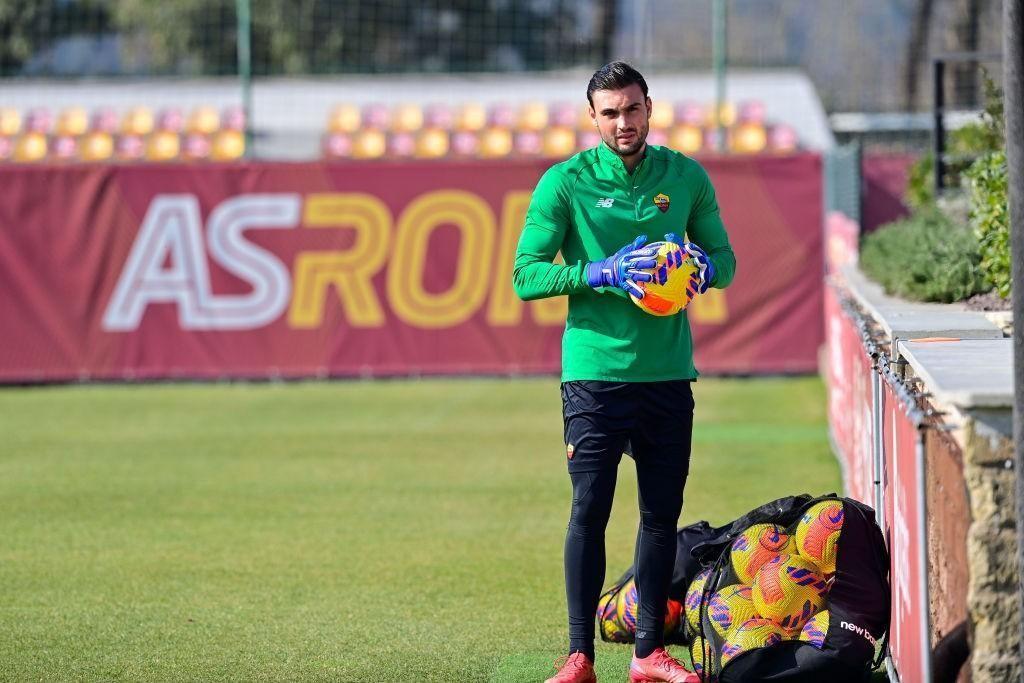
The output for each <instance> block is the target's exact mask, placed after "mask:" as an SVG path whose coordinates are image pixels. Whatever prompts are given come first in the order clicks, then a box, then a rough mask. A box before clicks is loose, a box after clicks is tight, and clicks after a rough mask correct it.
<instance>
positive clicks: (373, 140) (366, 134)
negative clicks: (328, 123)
mask: <svg viewBox="0 0 1024 683" xmlns="http://www.w3.org/2000/svg"><path fill="white" fill-rule="evenodd" d="M386 152H387V137H386V136H385V135H384V132H383V131H380V130H377V129H374V128H369V129H366V130H363V131H361V132H359V133H357V134H356V136H355V138H354V139H353V140H352V158H353V159H380V158H381V157H383V156H384V154H385V153H386Z"/></svg>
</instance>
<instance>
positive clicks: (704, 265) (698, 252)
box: [665, 232, 715, 294]
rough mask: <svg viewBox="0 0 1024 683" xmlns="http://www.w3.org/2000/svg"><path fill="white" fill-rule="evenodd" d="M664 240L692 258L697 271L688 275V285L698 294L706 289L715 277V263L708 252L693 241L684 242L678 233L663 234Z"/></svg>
mask: <svg viewBox="0 0 1024 683" xmlns="http://www.w3.org/2000/svg"><path fill="white" fill-rule="evenodd" d="M665 241H666V242H675V243H676V244H678V245H679V248H680V249H682V250H683V251H685V252H686V255H687V256H689V257H690V258H691V259H693V262H694V264H696V266H697V272H696V273H694V274H693V275H691V276H690V286H691V287H692V288H693V290H694V291H695V292H697V293H698V294H703V293H704V292H706V291H708V287H710V286H711V281H712V280H714V279H715V264H714V262H713V261H712V260H711V257H709V256H708V253H707V252H706V251H704V250H703V249H701V248H700V247H698V246H697V245H696V244H694V243H693V242H684V241H683V240H682V238H680V237H679V235H677V234H675V233H674V232H670V233H668V234H667V235H665Z"/></svg>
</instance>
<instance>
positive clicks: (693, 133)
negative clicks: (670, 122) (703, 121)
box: [668, 123, 704, 154]
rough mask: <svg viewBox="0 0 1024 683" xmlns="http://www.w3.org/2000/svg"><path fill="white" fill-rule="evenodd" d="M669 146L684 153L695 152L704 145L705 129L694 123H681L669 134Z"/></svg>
mask: <svg viewBox="0 0 1024 683" xmlns="http://www.w3.org/2000/svg"><path fill="white" fill-rule="evenodd" d="M668 146H669V147H671V148H672V149H674V150H676V151H678V152H682V153H683V154H695V153H697V152H699V151H700V150H701V149H702V148H703V147H704V129H703V128H701V127H700V126H696V125H693V124H692V123H681V124H679V125H677V126H675V127H674V128H673V129H672V132H671V133H670V134H669V139H668Z"/></svg>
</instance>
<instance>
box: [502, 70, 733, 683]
mask: <svg viewBox="0 0 1024 683" xmlns="http://www.w3.org/2000/svg"><path fill="white" fill-rule="evenodd" d="M587 99H588V101H589V102H590V116H591V117H592V118H593V120H594V125H595V126H596V127H597V130H598V131H599V132H600V134H601V141H602V142H601V144H599V145H598V146H597V147H596V148H594V149H590V150H586V151H584V152H581V153H579V154H577V155H576V156H574V157H572V158H571V159H569V160H567V161H565V162H562V163H560V164H556V165H555V166H553V167H552V168H551V169H549V170H548V171H547V172H546V173H545V174H544V176H543V177H542V178H541V180H540V182H539V183H538V185H537V189H536V190H535V192H534V194H533V200H532V202H531V204H530V208H529V210H528V212H527V215H526V224H525V227H524V228H523V233H522V236H521V237H520V240H519V246H518V249H517V251H516V262H515V269H514V275H513V280H514V286H515V290H516V293H517V294H518V295H519V296H520V298H522V299H524V300H529V299H538V298H543V297H549V296H559V295H568V297H569V317H568V320H567V322H566V327H565V333H564V335H563V339H562V408H563V418H564V426H565V443H566V455H567V457H568V469H569V477H570V479H571V481H572V488H573V496H572V510H571V513H570V517H569V527H568V531H567V533H566V539H565V585H566V598H567V602H568V611H569V657H568V660H567V661H566V662H565V664H564V665H563V666H562V667H561V669H560V670H559V671H558V673H557V674H556V675H555V676H554V677H552V678H550V679H548V683H593V682H595V681H596V680H597V677H596V674H595V673H594V666H593V663H594V619H595V612H596V610H597V602H598V599H599V597H600V593H601V588H602V586H603V584H604V574H605V549H604V532H605V527H606V525H607V523H608V517H609V514H610V512H611V506H612V496H613V493H614V491H615V478H616V474H617V468H618V464H619V461H620V459H621V456H622V453H623V452H624V451H626V450H627V449H628V450H629V451H630V454H631V455H632V457H633V459H634V460H635V462H636V471H637V483H638V486H639V492H640V528H639V531H638V533H637V541H636V556H635V564H636V585H637V592H638V596H639V609H638V615H637V634H636V636H637V637H636V647H635V650H634V652H633V659H632V662H631V664H630V671H629V676H630V680H631V681H633V682H634V683H639V682H642V681H652V682H653V681H668V682H669V683H680V682H683V681H695V680H697V678H696V676H695V674H692V673H690V672H687V671H686V670H685V669H684V668H683V667H682V666H681V665H680V664H679V662H677V661H676V660H675V659H673V658H672V657H671V656H669V654H668V653H667V652H666V650H665V647H664V644H663V642H664V641H663V638H664V636H663V623H664V611H665V605H666V602H667V598H668V589H669V583H670V581H671V578H672V569H673V565H674V562H675V550H676V524H677V522H678V520H679V513H680V511H681V509H682V503H683V486H684V485H685V482H686V476H687V473H688V471H689V460H690V436H691V428H692V424H693V396H692V393H691V390H690V383H691V382H692V381H693V380H694V379H695V378H696V377H697V372H696V370H695V369H694V366H693V346H692V339H691V336H690V327H689V323H688V321H687V317H686V312H685V311H683V312H682V313H680V314H678V315H674V316H668V317H658V316H653V315H649V314H647V313H645V312H644V311H643V310H641V309H640V308H639V307H638V306H635V305H634V304H633V303H632V301H630V299H629V297H628V296H627V292H632V293H634V294H636V295H637V296H642V295H643V291H642V290H641V289H640V288H639V287H638V285H637V283H638V282H645V281H650V280H651V277H652V276H651V273H650V272H648V271H647V270H646V269H650V268H652V267H653V265H654V263H655V260H654V250H653V249H651V248H644V245H645V244H646V237H645V235H647V234H653V235H660V234H664V235H665V239H666V240H670V241H673V242H676V243H677V244H679V245H680V246H682V248H683V249H684V250H685V251H686V252H687V253H688V254H689V255H690V256H691V257H692V258H693V259H694V260H695V261H696V262H697V264H698V266H699V271H698V274H697V275H695V276H694V278H693V281H692V282H691V286H692V288H693V289H695V290H696V291H697V292H700V293H703V292H705V291H706V290H707V288H708V287H719V288H721V287H725V286H727V285H728V284H729V283H730V282H731V281H732V278H733V273H734V271H735V267H736V259H735V256H734V255H733V252H732V248H731V247H730V245H729V239H728V236H727V235H726V233H725V228H724V226H723V225H722V220H721V218H720V216H719V212H718V204H717V202H716V200H715V192H714V189H713V188H712V186H711V183H710V181H709V180H708V176H707V174H706V173H705V172H704V169H703V168H701V166H700V165H699V164H697V162H695V161H693V160H692V159H689V158H687V157H685V156H683V155H682V154H679V153H677V152H675V151H672V150H670V149H666V148H659V147H654V146H649V145H647V143H646V138H647V132H648V129H649V123H648V122H649V119H650V116H651V99H650V98H649V97H648V96H647V83H646V82H645V81H644V78H643V76H641V75H640V74H639V73H638V72H637V71H636V70H635V69H633V68H632V67H630V66H629V65H628V64H625V63H623V62H612V63H611V64H607V65H605V66H603V67H601V68H600V69H598V70H597V72H595V73H594V75H593V77H592V78H591V80H590V84H589V85H588V86H587ZM684 231H685V235H686V241H684V240H683V239H681V238H680V237H679V236H678V235H679V234H682V233H683V232H684ZM559 251H561V252H562V256H563V257H564V260H565V264H566V265H556V264H554V263H552V261H553V259H554V257H555V254H556V253H558V252H559Z"/></svg>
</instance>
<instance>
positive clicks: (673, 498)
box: [565, 466, 686, 652]
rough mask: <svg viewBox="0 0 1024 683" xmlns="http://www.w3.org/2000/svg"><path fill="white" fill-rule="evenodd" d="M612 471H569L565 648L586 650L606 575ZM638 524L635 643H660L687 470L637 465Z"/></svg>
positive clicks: (589, 648) (613, 490)
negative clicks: (670, 471)
mask: <svg viewBox="0 0 1024 683" xmlns="http://www.w3.org/2000/svg"><path fill="white" fill-rule="evenodd" d="M616 474H617V470H615V469H606V470H601V471H596V472H578V473H571V474H570V477H571V479H572V490H573V495H572V513H571V515H570V517H569V529H568V533H567V534H566V537H565V586H566V598H567V601H568V605H569V647H570V651H571V650H573V649H579V650H582V651H585V652H586V651H591V650H592V648H593V642H594V615H595V613H596V612H597V601H598V599H599V598H600V596H601V588H602V586H603V585H604V579H605V545H604V532H605V528H606V527H607V525H608V517H609V515H610V514H611V509H612V498H613V496H614V493H615V479H616ZM637 483H638V487H639V491H640V528H639V531H638V532H637V538H636V551H635V556H634V562H635V567H636V586H637V597H638V602H639V610H638V614H637V641H641V640H646V641H650V642H652V643H653V644H655V645H661V644H662V643H663V641H664V628H663V625H664V619H665V603H666V601H667V600H668V589H669V584H670V583H671V580H672V570H673V567H674V565H675V558H676V523H677V522H678V520H679V513H680V511H681V510H682V507H683V486H684V484H685V483H686V471H685V470H683V471H681V472H678V473H676V474H675V475H674V476H666V473H665V472H664V471H660V470H651V469H649V468H645V467H640V466H638V467H637Z"/></svg>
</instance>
